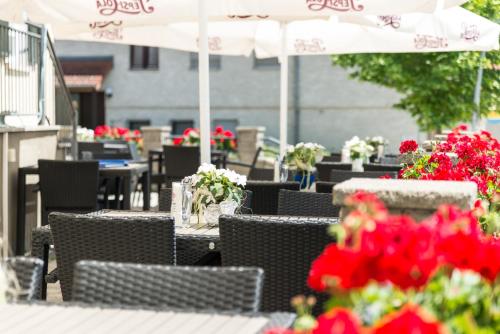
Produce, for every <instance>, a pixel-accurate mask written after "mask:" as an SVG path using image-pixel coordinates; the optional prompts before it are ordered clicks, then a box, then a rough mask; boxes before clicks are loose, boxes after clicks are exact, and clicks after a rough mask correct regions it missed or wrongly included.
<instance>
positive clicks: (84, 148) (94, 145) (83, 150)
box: [78, 142, 104, 160]
mask: <svg viewBox="0 0 500 334" xmlns="http://www.w3.org/2000/svg"><path fill="white" fill-rule="evenodd" d="M103 153H104V144H103V143H100V142H78V159H80V160H82V159H83V160H93V159H97V157H98V156H99V155H101V154H103Z"/></svg>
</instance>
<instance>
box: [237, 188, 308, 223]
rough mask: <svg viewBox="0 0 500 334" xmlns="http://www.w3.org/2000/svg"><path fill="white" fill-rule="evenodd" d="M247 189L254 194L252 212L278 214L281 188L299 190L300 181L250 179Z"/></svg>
mask: <svg viewBox="0 0 500 334" xmlns="http://www.w3.org/2000/svg"><path fill="white" fill-rule="evenodd" d="M246 189H248V190H250V191H251V192H252V193H253V195H252V213H254V214H258V215H276V214H277V213H278V194H279V191H280V190H281V189H288V190H299V189H300V184H299V183H298V182H269V181H248V182H247V185H246Z"/></svg>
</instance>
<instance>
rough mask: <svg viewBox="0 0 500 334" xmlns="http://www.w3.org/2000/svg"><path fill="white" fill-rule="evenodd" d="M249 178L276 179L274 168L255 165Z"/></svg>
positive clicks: (255, 179) (259, 179) (253, 179)
mask: <svg viewBox="0 0 500 334" xmlns="http://www.w3.org/2000/svg"><path fill="white" fill-rule="evenodd" d="M248 179H249V180H252V181H272V180H274V169H271V168H258V167H253V168H252V169H250V172H249V173H248Z"/></svg>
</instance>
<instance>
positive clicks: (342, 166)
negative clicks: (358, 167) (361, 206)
mask: <svg viewBox="0 0 500 334" xmlns="http://www.w3.org/2000/svg"><path fill="white" fill-rule="evenodd" d="M332 169H337V170H351V169H352V165H351V164H347V163H339V162H326V161H325V162H318V163H317V164H316V170H317V171H318V177H317V180H318V181H330V173H331V170H332Z"/></svg>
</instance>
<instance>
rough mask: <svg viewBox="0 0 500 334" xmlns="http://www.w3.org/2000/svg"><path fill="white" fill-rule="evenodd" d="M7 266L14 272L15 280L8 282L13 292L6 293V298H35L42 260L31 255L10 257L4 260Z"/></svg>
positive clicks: (27, 299) (38, 288) (37, 292)
mask: <svg viewBox="0 0 500 334" xmlns="http://www.w3.org/2000/svg"><path fill="white" fill-rule="evenodd" d="M5 263H6V265H7V268H10V269H12V270H13V271H14V273H15V274H16V280H17V282H9V288H10V289H12V290H17V289H20V291H16V292H15V293H12V294H11V293H10V292H9V293H8V296H7V298H8V299H13V300H16V301H32V300H35V299H37V297H38V296H39V293H40V289H41V284H40V283H41V281H42V272H43V261H42V260H40V259H36V258H32V257H23V256H18V257H12V258H7V259H6V261H5ZM16 283H17V284H16Z"/></svg>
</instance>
